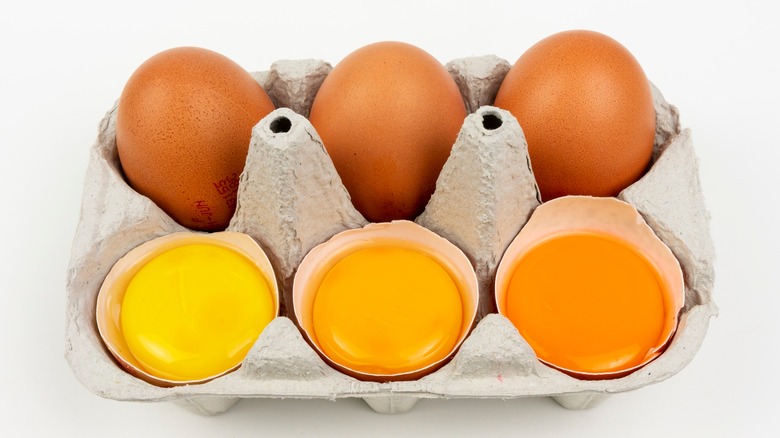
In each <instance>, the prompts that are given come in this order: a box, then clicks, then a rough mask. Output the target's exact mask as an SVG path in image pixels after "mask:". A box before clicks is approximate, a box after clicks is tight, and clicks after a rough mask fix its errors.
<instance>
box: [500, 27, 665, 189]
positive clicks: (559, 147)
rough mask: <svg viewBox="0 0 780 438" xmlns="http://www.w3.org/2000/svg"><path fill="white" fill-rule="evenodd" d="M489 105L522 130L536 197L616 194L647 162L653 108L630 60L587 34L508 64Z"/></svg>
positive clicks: (547, 44)
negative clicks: (538, 194)
mask: <svg viewBox="0 0 780 438" xmlns="http://www.w3.org/2000/svg"><path fill="white" fill-rule="evenodd" d="M495 105H496V106H497V107H500V108H503V109H506V110H509V111H510V112H511V113H512V114H513V115H514V116H515V117H517V120H518V121H519V122H520V126H522V128H523V132H524V133H525V136H526V140H527V141H528V152H529V154H530V157H531V166H532V167H533V171H534V175H535V176H536V180H537V183H538V184H539V189H540V190H541V193H542V199H543V200H545V201H547V200H550V199H553V198H557V197H560V196H565V195H591V196H616V195H617V194H618V193H619V192H620V191H621V190H623V189H624V188H626V187H627V186H629V185H630V184H632V183H633V182H635V181H636V180H638V179H639V178H640V177H641V176H642V175H643V174H644V172H645V170H646V169H647V166H648V164H649V162H650V158H651V154H652V150H653V141H654V137H655V110H654V108H653V96H652V92H651V90H650V84H649V82H648V80H647V77H646V76H645V73H644V72H643V71H642V67H641V66H640V65H639V63H638V62H637V61H636V59H635V58H634V57H633V55H632V54H631V53H630V52H629V51H628V50H627V49H626V48H625V47H623V46H622V45H621V44H620V43H618V42H617V41H615V40H614V39H612V38H610V37H608V36H606V35H603V34H600V33H597V32H592V31H584V30H573V31H567V32H561V33H557V34H555V35H552V36H549V37H547V38H545V39H543V40H541V41H540V42H538V43H536V44H535V45H534V46H532V47H531V48H530V49H528V50H527V51H526V52H525V53H524V54H523V55H522V56H521V57H520V58H519V59H518V60H517V62H516V63H515V64H514V66H512V68H511V69H510V71H509V73H508V74H507V76H506V78H505V79H504V81H503V83H502V84H501V87H500V88H499V91H498V94H497V96H496V100H495Z"/></svg>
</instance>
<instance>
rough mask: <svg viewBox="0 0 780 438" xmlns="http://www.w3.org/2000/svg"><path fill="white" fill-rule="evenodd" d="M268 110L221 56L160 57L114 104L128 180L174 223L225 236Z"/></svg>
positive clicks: (198, 52) (260, 94)
mask: <svg viewBox="0 0 780 438" xmlns="http://www.w3.org/2000/svg"><path fill="white" fill-rule="evenodd" d="M273 110H274V105H273V103H271V100H270V99H269V98H268V95H267V94H266V93H265V91H264V90H263V89H262V87H260V85H259V84H258V83H257V82H256V81H255V80H254V79H253V78H252V76H250V75H249V73H247V72H246V71H245V70H244V69H243V68H241V67H240V66H239V65H238V64H236V63H235V62H233V61H231V60H230V59H228V58H226V57H225V56H223V55H220V54H219V53H216V52H213V51H210V50H206V49H201V48H196V47H179V48H175V49H170V50H166V51H164V52H161V53H158V54H157V55H155V56H153V57H151V58H149V59H148V60H147V61H146V62H144V63H143V64H142V65H141V66H140V67H138V69H137V70H136V71H135V72H134V73H133V74H132V76H131V77H130V79H129V80H128V81H127V84H126V85H125V88H124V90H123V91H122V95H121V97H120V98H119V103H118V107H117V115H116V142H117V150H118V152H119V160H120V162H121V164H122V169H123V171H124V173H125V177H126V178H127V181H128V183H129V184H130V186H131V187H133V188H134V189H135V190H136V191H137V192H138V193H140V194H142V195H145V196H147V197H148V198H150V199H151V200H152V201H154V202H155V203H156V204H157V205H158V206H159V207H160V208H162V209H163V210H164V211H165V212H166V213H168V214H169V215H170V216H171V217H172V218H173V219H174V220H176V221H177V222H178V223H180V224H182V225H184V226H186V227H189V228H192V229H195V230H204V231H215V230H222V229H224V228H225V227H226V226H227V225H228V222H229V221H230V218H231V217H232V215H233V213H234V211H235V208H236V193H237V189H238V178H239V176H240V175H241V172H242V170H243V169H244V162H245V161H246V155H247V151H248V149H249V140H250V137H251V133H252V127H253V126H254V125H255V124H256V123H257V122H259V121H260V119H261V118H263V117H264V116H266V115H267V114H268V113H270V112H271V111H273Z"/></svg>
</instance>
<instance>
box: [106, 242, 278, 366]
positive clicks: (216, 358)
mask: <svg viewBox="0 0 780 438" xmlns="http://www.w3.org/2000/svg"><path fill="white" fill-rule="evenodd" d="M275 310H276V306H275V299H274V297H273V294H272V292H271V288H270V287H269V285H268V282H267V281H266V278H265V276H264V275H263V273H262V272H261V271H260V269H259V268H258V267H257V266H256V265H254V264H253V263H252V262H251V261H250V260H248V259H247V258H246V257H244V256H242V255H240V254H238V253H236V252H234V251H231V250H229V249H226V248H223V247H220V246H216V245H209V244H193V245H186V246H182V247H178V248H174V249H171V250H169V251H166V252H164V253H162V254H160V255H158V256H157V257H155V258H153V259H152V260H150V261H149V262H148V263H146V264H145V265H144V266H143V267H141V269H140V270H139V271H138V272H137V273H136V274H135V276H134V277H133V278H132V280H131V281H130V283H129V285H128V287H127V290H126V292H125V296H124V299H123V302H122V308H121V315H120V320H121V325H122V331H123V334H124V337H125V341H126V342H127V346H128V348H129V349H130V352H131V353H132V355H133V356H134V357H135V359H136V360H137V362H138V363H139V364H140V367H141V368H142V369H143V370H144V371H146V372H148V373H150V374H151V375H154V376H156V377H159V378H163V379H168V380H174V381H183V380H200V379H205V378H209V377H213V376H215V375H218V374H221V373H222V372H225V371H227V370H229V369H231V368H233V367H235V366H236V365H238V364H239V363H241V361H242V360H243V359H244V357H245V356H246V354H247V352H248V351H249V349H250V348H251V347H252V345H253V344H254V342H255V340H256V339H257V337H258V336H259V335H260V332H262V330H263V329H264V328H265V326H266V325H267V324H268V323H269V322H270V321H271V320H272V319H273V318H274V317H275V316H276V315H275V313H276V312H275Z"/></svg>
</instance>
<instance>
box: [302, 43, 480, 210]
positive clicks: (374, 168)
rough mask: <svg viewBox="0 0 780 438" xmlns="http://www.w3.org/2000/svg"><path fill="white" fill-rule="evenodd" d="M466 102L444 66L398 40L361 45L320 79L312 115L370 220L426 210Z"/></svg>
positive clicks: (358, 205)
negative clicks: (320, 84)
mask: <svg viewBox="0 0 780 438" xmlns="http://www.w3.org/2000/svg"><path fill="white" fill-rule="evenodd" d="M465 117H466V108H465V105H464V103H463V98H462V97H461V95H460V92H459V91H458V86H457V85H456V83H455V81H454V80H453V79H452V77H451V76H450V75H449V74H448V73H447V70H446V69H445V68H444V66H443V65H442V64H441V63H439V61H437V60H436V59H435V58H434V57H433V56H431V55H430V54H428V53H427V52H425V51H424V50H422V49H419V48H417V47H414V46H412V45H409V44H406V43H400V42H381V43H375V44H371V45H368V46H365V47H362V48H360V49H358V50H356V51H354V52H352V53H351V54H349V55H348V56H347V57H346V58H344V59H343V60H342V61H341V62H340V63H339V64H338V65H336V67H335V68H334V69H333V71H332V72H331V73H330V74H329V75H328V77H327V78H326V79H325V81H324V82H323V84H322V86H321V87H320V89H319V91H318V92H317V96H316V97H315V99H314V102H313V104H312V109H311V115H310V117H309V119H310V121H311V123H312V125H313V126H314V127H315V129H316V130H317V132H318V133H319V134H320V137H321V138H322V142H323V144H324V146H325V148H326V149H327V151H328V154H329V155H330V157H331V159H332V160H333V164H334V166H335V168H336V171H337V172H338V174H339V176H340V177H341V179H342V182H343V183H344V186H345V187H346V189H347V191H348V192H349V194H350V196H351V198H352V202H353V204H354V206H355V208H356V209H357V210H358V211H360V213H362V214H363V215H364V216H365V217H366V219H368V220H370V221H372V222H385V221H390V220H395V219H414V218H415V217H416V216H417V215H419V214H420V213H422V210H423V208H424V207H425V204H426V203H427V202H428V200H429V199H430V197H431V194H432V193H433V190H434V189H435V187H436V179H437V178H438V176H439V172H440V171H441V169H442V166H444V162H445V161H446V160H447V158H448V157H449V155H450V150H451V149H452V145H453V143H455V139H456V138H457V136H458V131H459V130H460V127H461V125H462V124H463V120H464V119H465Z"/></svg>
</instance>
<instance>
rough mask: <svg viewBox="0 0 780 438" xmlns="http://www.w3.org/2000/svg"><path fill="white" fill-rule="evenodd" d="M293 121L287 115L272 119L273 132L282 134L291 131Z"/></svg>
mask: <svg viewBox="0 0 780 438" xmlns="http://www.w3.org/2000/svg"><path fill="white" fill-rule="evenodd" d="M291 127H292V122H291V121H290V119H288V118H287V117H279V118H276V119H274V120H273V121H271V125H270V128H271V132H273V133H274V134H281V133H283V132H290V128H291Z"/></svg>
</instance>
